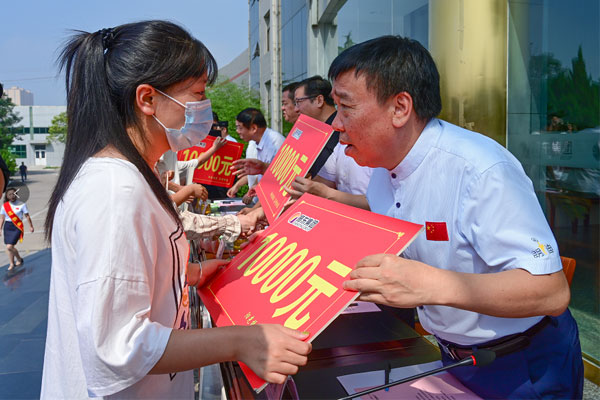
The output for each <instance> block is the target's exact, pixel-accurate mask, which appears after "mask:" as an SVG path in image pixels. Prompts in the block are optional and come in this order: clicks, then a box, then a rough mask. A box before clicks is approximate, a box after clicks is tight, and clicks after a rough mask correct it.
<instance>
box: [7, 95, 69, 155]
mask: <svg viewBox="0 0 600 400" xmlns="http://www.w3.org/2000/svg"><path fill="white" fill-rule="evenodd" d="M14 111H15V113H16V114H18V115H19V116H20V117H21V118H22V120H21V121H20V122H19V124H18V125H17V126H14V127H12V132H13V133H16V134H17V136H16V137H15V138H14V139H13V142H12V145H11V146H10V149H11V152H12V153H13V154H14V155H15V157H16V161H17V165H21V162H24V163H25V165H27V166H39V167H60V166H61V165H62V160H63V155H64V152H65V145H64V143H59V142H51V143H48V130H49V128H50V126H51V125H52V119H53V118H54V117H55V116H57V115H58V114H60V113H62V112H66V111H67V107H66V106H16V107H15V108H14Z"/></svg>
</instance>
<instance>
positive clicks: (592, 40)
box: [249, 0, 600, 383]
mask: <svg viewBox="0 0 600 400" xmlns="http://www.w3.org/2000/svg"><path fill="white" fill-rule="evenodd" d="M273 3H278V4H279V7H280V10H279V11H280V20H279V21H278V24H277V25H278V26H279V27H280V28H279V29H277V30H276V31H274V30H273V17H272V16H273V15H274V14H273V13H272V9H271V7H272V4H273ZM576 3H577V5H576V6H575V5H574V4H573V3H572V2H566V1H562V0H370V1H362V0H329V1H328V0H286V1H280V2H275V1H273V0H260V1H259V0H249V18H250V24H249V27H250V30H249V41H250V42H249V43H250V47H249V48H250V86H251V87H253V88H255V89H257V90H259V91H260V93H261V99H262V102H263V106H264V108H265V109H267V108H268V107H269V105H270V102H272V101H273V99H274V98H275V96H276V93H273V85H272V82H276V81H278V80H279V81H280V82H281V83H282V84H284V85H285V84H286V83H289V82H293V81H299V80H302V79H304V78H307V77H310V76H312V75H317V74H318V75H322V76H326V75H327V71H328V68H329V65H330V63H331V62H332V61H333V59H334V58H335V57H336V56H337V55H338V54H339V52H341V51H342V50H344V49H345V48H347V47H349V46H351V45H353V44H356V43H360V42H363V41H365V40H368V39H372V38H375V37H378V36H382V35H389V34H393V35H401V36H406V37H410V38H413V39H415V40H418V41H419V42H420V43H421V44H423V45H424V46H425V47H426V48H428V49H429V51H430V52H431V54H432V55H433V58H434V59H435V61H436V64H437V66H438V69H439V71H440V76H441V82H440V88H441V92H442V106H443V108H442V113H441V115H440V118H442V119H445V120H447V121H449V122H452V123H454V124H456V125H459V126H462V127H465V128H467V129H470V130H473V131H477V132H480V133H483V134H485V135H487V136H490V137H491V138H493V139H494V140H496V141H498V142H499V143H501V144H502V145H504V146H506V147H507V148H508V150H509V151H511V152H512V153H513V154H514V155H515V156H516V157H517V158H518V159H519V160H520V162H521V163H522V164H523V167H524V168H525V171H526V172H527V174H528V175H529V177H530V178H531V180H532V182H533V185H534V187H535V190H536V193H537V195H538V199H539V202H540V205H541V206H542V208H543V210H544V212H545V214H546V217H547V219H548V223H549V224H550V226H551V228H552V230H553V232H554V234H555V236H556V238H557V240H558V243H559V248H560V253H561V255H562V256H566V257H571V258H575V259H576V262H577V269H576V271H575V276H574V279H573V283H572V286H571V290H572V294H571V297H572V298H571V304H570V309H571V311H572V313H573V314H574V316H575V318H576V319H577V322H578V324H579V329H580V338H581V342H582V348H583V351H584V354H585V356H584V360H585V363H586V375H587V376H588V377H593V376H592V375H593V374H596V375H595V378H594V380H595V381H596V383H598V380H599V379H600V374H599V372H598V368H597V367H598V364H599V362H598V360H599V359H600V330H599V329H598V326H600V292H599V291H600V270H599V269H600V250H599V248H600V246H598V243H600V215H599V209H600V206H599V200H600V148H599V146H600V3H599V2H598V1H597V0H578V1H577V2H576ZM276 36H279V37H278V38H276ZM273 42H276V43H278V42H280V43H281V46H280V47H279V48H277V47H273V45H272V43H273ZM274 52H279V53H280V54H278V55H274ZM277 59H279V60H280V66H281V71H280V76H275V75H274V74H273V73H272V70H273V65H274V63H275V61H276V60H277ZM271 122H272V126H273V127H274V128H275V129H277V127H278V126H277V125H276V124H275V123H274V122H275V121H274V120H273V119H272V120H271ZM591 374H592V375H591Z"/></svg>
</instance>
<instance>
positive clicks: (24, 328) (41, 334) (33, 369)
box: [0, 249, 51, 399]
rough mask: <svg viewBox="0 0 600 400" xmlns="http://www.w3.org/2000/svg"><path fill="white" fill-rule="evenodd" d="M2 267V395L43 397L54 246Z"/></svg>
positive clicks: (0, 379)
mask: <svg viewBox="0 0 600 400" xmlns="http://www.w3.org/2000/svg"><path fill="white" fill-rule="evenodd" d="M24 260H25V263H24V264H23V266H21V267H19V268H18V269H17V270H16V271H15V272H14V273H8V271H7V270H6V269H4V268H3V269H2V270H0V279H1V280H2V285H0V388H1V389H0V398H2V399H36V398H39V397H40V389H41V381H42V365H43V362H44V345H45V342H46V325H47V323H48V289H49V286H50V266H51V251H50V249H46V250H41V251H39V252H37V253H35V254H32V255H29V256H26V257H24Z"/></svg>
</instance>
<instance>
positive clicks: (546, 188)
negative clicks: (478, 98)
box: [507, 0, 600, 360]
mask: <svg viewBox="0 0 600 400" xmlns="http://www.w3.org/2000/svg"><path fill="white" fill-rule="evenodd" d="M599 15H600V5H599V2H598V1H597V0H580V1H578V2H577V7H574V6H573V5H572V4H571V2H565V1H561V0H542V1H529V2H523V1H522V0H518V1H517V0H514V1H513V0H510V1H509V41H508V55H509V63H508V114H507V130H508V133H507V143H508V149H509V150H510V151H511V152H512V153H513V154H514V155H515V156H516V157H517V158H518V159H519V160H520V161H521V163H522V164H523V167H524V168H525V170H526V172H527V174H528V175H529V177H530V178H531V180H532V181H533V185H534V187H535V190H536V193H537V195H538V198H539V201H540V204H541V205H542V207H543V208H544V210H545V213H546V217H547V219H548V222H549V224H550V227H551V228H552V230H553V232H554V235H555V236H556V239H557V241H558V245H559V250H560V254H561V256H566V257H571V258H574V259H575V260H576V262H577V268H576V270H575V275H574V277H573V282H572V284H571V304H570V309H571V312H572V313H573V315H574V316H575V319H576V320H577V323H578V325H579V332H580V340H581V345H582V349H583V351H584V353H586V356H588V357H589V356H591V357H592V358H594V359H596V360H598V359H600V346H598V343H600V331H599V330H598V326H599V325H600V310H599V308H600V304H599V301H598V299H599V298H600V293H599V282H600V272H599V270H598V265H599V263H600V252H599V246H598V243H599V242H600V223H599V222H600V221H599V215H598V213H599V211H600V207H599V200H600V151H599V145H600V23H599Z"/></svg>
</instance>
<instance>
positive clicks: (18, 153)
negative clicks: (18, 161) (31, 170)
mask: <svg viewBox="0 0 600 400" xmlns="http://www.w3.org/2000/svg"><path fill="white" fill-rule="evenodd" d="M9 148H10V152H11V153H12V154H14V156H15V157H16V158H27V146H25V145H24V144H14V145H11V146H9Z"/></svg>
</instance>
